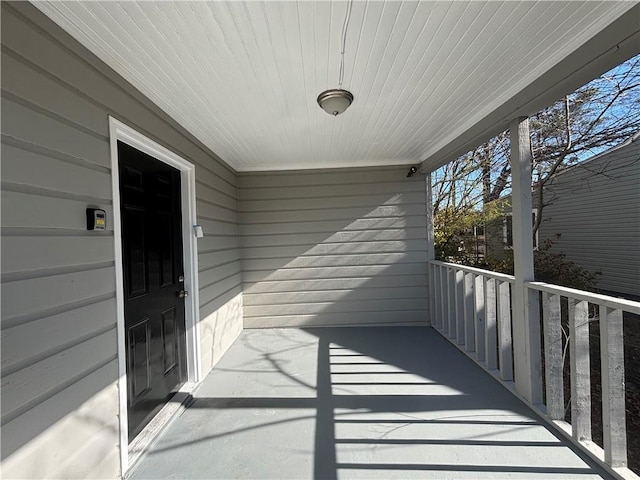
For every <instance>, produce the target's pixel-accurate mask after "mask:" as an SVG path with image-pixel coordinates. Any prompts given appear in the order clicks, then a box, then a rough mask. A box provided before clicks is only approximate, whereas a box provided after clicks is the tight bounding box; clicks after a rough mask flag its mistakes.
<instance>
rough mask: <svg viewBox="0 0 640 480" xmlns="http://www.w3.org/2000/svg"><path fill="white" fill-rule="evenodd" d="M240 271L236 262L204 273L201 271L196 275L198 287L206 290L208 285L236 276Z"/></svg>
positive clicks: (238, 262)
mask: <svg viewBox="0 0 640 480" xmlns="http://www.w3.org/2000/svg"><path fill="white" fill-rule="evenodd" d="M240 271H241V267H240V261H238V260H236V261H233V262H231V263H227V264H223V265H221V266H218V267H213V268H210V269H207V270H204V271H203V270H201V271H200V272H199V274H198V277H199V282H200V287H201V288H206V287H207V286H209V285H213V284H214V283H216V282H217V281H219V280H220V279H221V278H227V277H230V276H232V275H237V274H238V273H240Z"/></svg>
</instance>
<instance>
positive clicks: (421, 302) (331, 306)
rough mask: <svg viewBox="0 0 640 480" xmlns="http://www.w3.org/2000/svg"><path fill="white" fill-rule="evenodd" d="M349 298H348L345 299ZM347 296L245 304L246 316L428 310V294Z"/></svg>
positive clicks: (346, 294)
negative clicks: (367, 298)
mask: <svg viewBox="0 0 640 480" xmlns="http://www.w3.org/2000/svg"><path fill="white" fill-rule="evenodd" d="M345 298H346V299H348V300H345ZM345 298H342V299H340V300H339V301H337V302H336V301H334V302H324V303H323V302H313V303H298V304H277V305H255V306H254V305H250V306H247V305H245V306H244V316H245V318H251V317H262V316H267V317H271V316H277V315H285V316H286V315H313V314H316V313H323V312H325V313H333V312H335V313H362V312H389V311H391V312H400V311H403V310H426V308H427V299H426V296H424V297H422V298H404V299H395V298H384V299H383V300H367V301H363V300H351V299H349V294H348V293H346V292H345Z"/></svg>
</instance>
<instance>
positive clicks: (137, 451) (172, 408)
mask: <svg viewBox="0 0 640 480" xmlns="http://www.w3.org/2000/svg"><path fill="white" fill-rule="evenodd" d="M194 388H195V384H194V383H186V384H184V385H183V386H182V387H181V388H180V390H178V391H177V392H176V393H174V394H173V396H172V397H171V398H170V399H169V400H168V401H167V403H166V404H165V405H164V406H163V407H162V408H161V409H160V411H159V412H158V413H157V414H156V416H155V417H153V419H152V420H151V421H150V422H149V423H148V424H147V425H146V426H145V427H144V428H143V429H142V431H141V432H140V433H139V434H138V435H137V436H136V438H134V439H133V441H132V442H131V443H130V444H129V447H128V448H129V455H128V457H129V462H128V463H129V465H128V468H127V472H126V474H125V478H126V477H127V476H128V475H129V474H130V473H131V472H132V471H133V469H134V467H135V466H136V463H138V461H139V460H140V459H141V458H142V456H143V455H144V454H145V453H146V452H147V450H149V447H151V446H152V445H153V443H154V442H155V440H157V439H158V437H159V435H160V432H162V430H164V429H165V428H166V427H167V426H168V425H169V424H170V423H171V421H172V420H173V419H175V418H177V417H178V416H180V414H181V413H182V412H183V411H184V409H185V408H186V407H187V405H188V404H189V402H190V401H191V399H192V397H191V392H192V391H193V390H194Z"/></svg>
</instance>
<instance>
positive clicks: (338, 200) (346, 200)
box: [238, 191, 424, 213]
mask: <svg viewBox="0 0 640 480" xmlns="http://www.w3.org/2000/svg"><path fill="white" fill-rule="evenodd" d="M410 204H421V205H424V193H422V192H420V193H398V194H390V195H374V196H351V195H349V194H348V191H345V192H343V195H342V196H339V195H336V196H333V197H328V198H298V199H285V200H244V199H242V197H240V202H238V209H239V211H240V212H243V213H244V212H263V211H264V212H269V211H274V210H275V211H282V210H285V211H286V210H313V209H318V208H323V209H324V208H353V207H363V208H370V207H372V206H373V208H376V207H379V206H382V205H410ZM363 213H366V212H363Z"/></svg>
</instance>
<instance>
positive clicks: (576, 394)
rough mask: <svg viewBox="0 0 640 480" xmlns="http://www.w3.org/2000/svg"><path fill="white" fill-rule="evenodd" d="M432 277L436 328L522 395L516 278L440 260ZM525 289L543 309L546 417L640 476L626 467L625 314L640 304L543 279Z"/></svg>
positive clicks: (626, 473)
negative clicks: (595, 369)
mask: <svg viewBox="0 0 640 480" xmlns="http://www.w3.org/2000/svg"><path fill="white" fill-rule="evenodd" d="M429 274H430V279H431V281H430V289H431V290H430V293H431V299H432V301H431V302H430V305H431V315H432V316H431V318H433V319H434V321H433V322H432V325H433V326H434V327H435V328H436V329H437V330H439V331H440V332H441V333H442V334H443V336H445V337H446V338H448V339H449V340H450V341H451V342H452V343H454V344H455V345H457V346H458V347H459V348H460V349H461V350H463V351H465V352H466V353H467V354H468V355H469V356H470V357H472V358H474V359H475V360H476V361H477V362H478V363H479V364H481V365H482V366H484V367H485V368H486V369H487V370H488V371H489V372H490V373H492V374H493V375H494V376H496V377H498V378H500V379H501V380H502V381H503V382H505V383H506V384H507V386H512V387H513V386H515V387H516V388H515V390H516V391H517V386H516V385H514V384H513V380H514V378H513V343H512V338H511V325H512V318H511V298H512V293H513V292H512V290H513V288H514V277H512V276H510V275H504V274H500V273H496V272H491V271H487V270H480V269H477V268H471V267H466V266H462V265H457V264H452V263H445V262H440V261H435V260H432V261H430V262H429ZM524 285H525V290H527V291H526V292H525V293H526V294H527V295H526V296H525V298H529V296H530V295H533V296H534V297H535V294H537V295H539V297H541V302H540V305H542V330H543V337H544V360H545V361H544V365H545V368H544V379H545V393H546V395H545V404H546V410H545V411H543V410H540V409H538V410H539V413H542V414H543V415H546V417H547V418H548V419H549V420H551V421H552V422H554V423H555V424H556V425H558V426H559V427H560V428H561V429H562V430H563V431H564V432H565V433H567V434H568V435H570V436H571V437H572V438H573V440H574V441H575V442H576V443H577V444H579V445H581V446H583V447H585V449H586V451H588V452H589V453H590V454H591V455H592V456H595V457H596V458H598V459H599V460H601V461H603V462H604V463H605V464H606V465H608V466H609V467H611V469H613V471H614V472H616V473H618V474H620V476H622V477H624V478H627V477H635V475H633V473H632V472H631V471H630V470H628V469H627V468H626V465H627V445H626V443H627V435H626V418H625V390H624V343H623V313H624V312H628V313H631V314H636V315H640V303H639V302H633V301H630V300H624V299H618V298H614V297H610V296H606V295H599V294H595V293H588V292H584V291H582V290H576V289H572V288H566V287H560V286H557V285H551V284H547V283H542V282H525V284H524ZM590 312H591V314H590ZM563 318H564V319H565V322H563V321H562V319H563ZM590 322H598V325H599V331H600V362H601V377H602V430H603V446H604V449H601V448H599V447H598V446H597V445H595V444H594V443H593V442H592V440H591V438H592V437H591V431H592V429H591V375H590V350H589V323H590ZM563 326H564V328H565V332H564V334H563ZM567 348H568V358H569V362H570V367H569V368H570V382H571V390H570V391H571V401H570V409H571V415H570V416H571V423H570V424H569V423H567V422H565V399H564V391H565V389H564V379H563V365H564V359H565V357H566V353H567V352H566V349H567ZM535 407H536V406H534V408H535ZM543 408H544V407H543ZM636 478H637V477H636Z"/></svg>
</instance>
